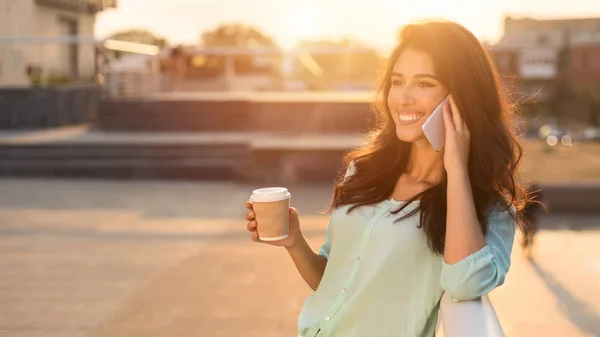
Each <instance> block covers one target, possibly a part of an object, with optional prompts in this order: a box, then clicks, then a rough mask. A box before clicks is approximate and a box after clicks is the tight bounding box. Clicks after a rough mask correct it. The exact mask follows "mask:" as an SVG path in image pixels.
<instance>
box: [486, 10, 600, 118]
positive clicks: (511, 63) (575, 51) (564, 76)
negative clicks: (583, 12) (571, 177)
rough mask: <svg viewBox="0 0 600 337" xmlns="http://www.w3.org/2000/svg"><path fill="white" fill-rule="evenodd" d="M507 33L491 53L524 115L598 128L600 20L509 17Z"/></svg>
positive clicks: (506, 24)
mask: <svg viewBox="0 0 600 337" xmlns="http://www.w3.org/2000/svg"><path fill="white" fill-rule="evenodd" d="M504 33H505V34H504V36H503V37H502V38H501V40H500V41H499V42H498V43H497V44H496V45H494V46H492V48H491V50H492V54H493V57H494V59H495V62H496V64H497V67H498V70H499V71H500V73H502V74H503V75H504V76H505V78H506V79H507V81H508V82H509V83H508V84H509V86H512V88H513V90H514V91H516V92H518V93H519V94H520V95H521V97H520V98H519V100H520V101H521V102H523V103H524V104H523V107H524V109H523V111H524V112H525V114H530V115H535V116H540V115H541V116H546V117H552V118H554V119H555V120H565V119H572V120H579V121H589V122H590V123H592V124H597V123H598V120H597V117H594V116H595V113H594V109H595V108H594V103H593V101H594V100H595V101H596V102H600V51H599V50H600V18H597V19H596V18H592V19H568V20H534V19H512V18H506V19H505V29H504ZM585 99H587V100H588V101H589V102H591V103H589V104H588V102H585V103H583V101H585Z"/></svg>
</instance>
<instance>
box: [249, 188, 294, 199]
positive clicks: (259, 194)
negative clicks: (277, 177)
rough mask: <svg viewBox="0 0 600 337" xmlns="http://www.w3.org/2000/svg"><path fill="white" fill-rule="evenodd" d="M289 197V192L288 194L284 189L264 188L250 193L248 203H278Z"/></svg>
mask: <svg viewBox="0 0 600 337" xmlns="http://www.w3.org/2000/svg"><path fill="white" fill-rule="evenodd" d="M289 197H290V192H288V190H287V188H285V187H266V188H259V189H257V190H254V191H252V196H251V197H250V201H256V202H269V201H279V200H283V199H286V198H289Z"/></svg>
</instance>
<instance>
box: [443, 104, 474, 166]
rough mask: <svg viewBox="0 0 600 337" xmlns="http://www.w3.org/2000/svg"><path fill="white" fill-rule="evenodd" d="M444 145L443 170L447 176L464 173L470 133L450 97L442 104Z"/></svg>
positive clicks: (467, 159)
mask: <svg viewBox="0 0 600 337" xmlns="http://www.w3.org/2000/svg"><path fill="white" fill-rule="evenodd" d="M443 109H444V124H445V126H446V145H445V146H444V148H445V149H444V168H445V169H446V172H447V173H448V175H451V174H456V173H466V174H468V170H469V147H470V145H471V133H470V132H469V128H468V127H467V124H466V123H465V121H464V120H463V118H462V116H461V115H460V111H458V108H457V107H456V103H455V102H454V99H453V98H452V95H450V96H449V97H448V100H447V101H446V103H445V104H444V108H443Z"/></svg>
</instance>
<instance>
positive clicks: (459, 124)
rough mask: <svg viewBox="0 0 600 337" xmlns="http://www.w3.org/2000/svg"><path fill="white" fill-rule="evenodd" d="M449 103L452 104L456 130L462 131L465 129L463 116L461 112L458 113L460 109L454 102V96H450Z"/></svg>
mask: <svg viewBox="0 0 600 337" xmlns="http://www.w3.org/2000/svg"><path fill="white" fill-rule="evenodd" d="M448 101H449V102H450V109H451V110H452V114H451V115H452V122H454V127H455V129H456V130H459V131H460V130H461V129H462V127H463V121H462V116H461V115H460V111H458V107H457V106H456V102H454V98H453V97H452V95H450V96H448Z"/></svg>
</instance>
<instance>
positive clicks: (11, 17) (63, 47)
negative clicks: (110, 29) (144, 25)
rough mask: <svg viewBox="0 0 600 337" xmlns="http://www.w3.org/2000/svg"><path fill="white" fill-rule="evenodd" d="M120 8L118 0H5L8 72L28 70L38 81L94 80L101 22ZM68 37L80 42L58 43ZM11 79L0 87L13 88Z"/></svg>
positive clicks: (0, 23)
mask: <svg viewBox="0 0 600 337" xmlns="http://www.w3.org/2000/svg"><path fill="white" fill-rule="evenodd" d="M116 5H117V3H116V0H0V37H3V40H2V44H0V48H2V52H3V55H4V56H5V57H3V58H1V59H0V62H1V64H2V65H4V66H2V69H5V70H6V69H8V68H11V69H12V70H13V71H15V72H22V71H24V72H25V73H28V74H29V75H30V77H31V78H33V79H34V80H35V78H36V77H37V76H45V78H49V79H50V80H52V79H53V78H54V79H63V80H88V79H90V80H91V79H92V78H93V76H94V72H95V48H96V47H95V43H94V39H93V37H94V23H95V17H96V14H97V13H98V12H100V11H103V10H106V9H108V8H114V7H116ZM66 36H71V37H76V38H77V40H78V43H66V42H65V41H63V42H59V41H58V38H59V37H66ZM43 38H48V40H47V41H44V40H43ZM16 65H18V67H16ZM15 68H20V69H15ZM9 75H11V74H8V73H6V72H3V73H0V78H4V80H0V83H1V82H4V84H5V85H7V84H8V85H10V82H11V80H10V78H8V77H10V76H9ZM12 75H13V76H18V74H12Z"/></svg>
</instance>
